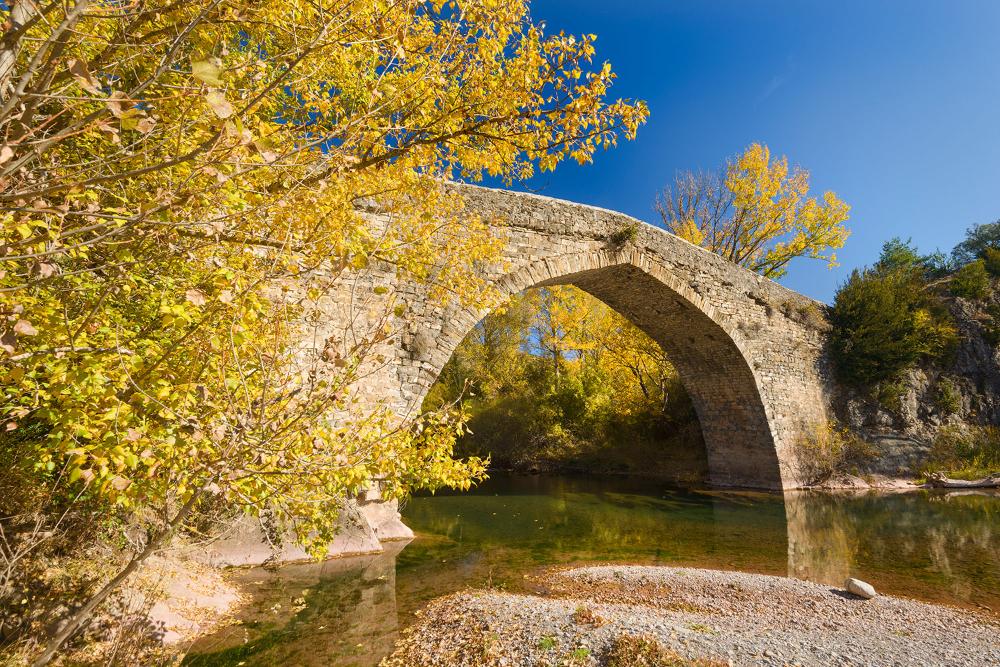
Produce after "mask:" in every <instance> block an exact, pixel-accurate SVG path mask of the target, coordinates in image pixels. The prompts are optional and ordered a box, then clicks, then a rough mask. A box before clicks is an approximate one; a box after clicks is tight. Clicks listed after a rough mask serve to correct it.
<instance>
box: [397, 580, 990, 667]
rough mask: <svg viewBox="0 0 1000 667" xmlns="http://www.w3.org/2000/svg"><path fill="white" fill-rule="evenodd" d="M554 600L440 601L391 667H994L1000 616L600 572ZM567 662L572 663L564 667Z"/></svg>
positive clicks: (568, 585)
mask: <svg viewBox="0 0 1000 667" xmlns="http://www.w3.org/2000/svg"><path fill="white" fill-rule="evenodd" d="M544 583H545V586H546V589H547V591H546V594H545V595H515V594H507V593H503V592H499V591H492V590H483V591H466V592H461V593H457V594H454V595H451V596H447V597H445V598H442V599H439V600H437V601H435V602H434V603H432V604H431V605H430V606H429V607H428V608H427V609H425V610H424V611H423V612H422V613H421V614H420V616H419V618H420V620H419V621H418V622H417V624H415V625H414V626H412V627H411V628H409V629H408V630H407V631H406V632H405V633H404V635H403V637H402V638H401V640H400V642H399V643H398V645H397V649H396V651H395V652H394V653H393V655H392V656H390V657H389V658H387V659H386V661H385V662H384V663H383V665H385V667H432V666H435V667H436V666H442V667H444V666H445V665H447V666H448V667H460V666H463V665H469V666H472V665H477V666H478V665H507V666H511V667H514V666H518V665H524V666H525V667H534V666H536V665H557V664H572V665H580V666H584V665H595V666H596V665H604V664H606V656H607V655H608V652H609V650H610V649H611V647H612V646H613V644H614V643H615V642H616V640H617V639H618V638H619V637H621V636H623V635H629V636H640V635H641V636H645V637H648V638H651V639H655V641H656V642H658V643H659V644H660V645H661V646H662V647H663V648H664V649H665V650H669V651H672V652H675V653H676V654H678V655H680V656H683V657H684V658H686V659H688V660H696V659H707V660H713V661H718V662H719V663H721V664H732V665H775V666H777V665H785V664H800V665H830V664H838V665H872V664H877V665H897V664H899V665H903V664H921V665H957V664H961V665H969V666H976V665H983V666H985V665H996V664H1000V639H998V638H1000V620H998V617H997V616H994V615H986V614H979V613H975V612H970V611H965V610H959V609H954V608H951V607H945V606H939V605H931V604H927V603H923V602H917V601H914V600H908V599H903V598H898V597H891V596H879V597H876V598H874V599H872V600H863V599H861V598H858V597H855V596H853V595H851V594H849V593H847V592H845V591H842V590H839V589H836V588H832V587H830V586H826V585H821V584H814V583H809V582H805V581H799V580H795V579H787V578H783V577H774V576H766V575H757V574H745V573H738V572H723V571H715V570H701V569H693V568H674V567H662V566H658V567H655V566H600V567H585V568H576V569H571V570H566V571H561V572H558V571H557V572H549V573H548V574H547V575H545V582H544ZM567 661H568V662H567Z"/></svg>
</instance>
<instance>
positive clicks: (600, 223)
mask: <svg viewBox="0 0 1000 667" xmlns="http://www.w3.org/2000/svg"><path fill="white" fill-rule="evenodd" d="M462 193H463V195H464V197H465V199H466V202H467V206H468V208H470V209H471V210H474V211H476V212H479V213H481V214H483V215H484V216H485V217H487V218H489V219H494V220H497V221H498V224H502V229H501V230H500V231H501V233H502V234H503V235H504V237H505V240H506V247H505V250H504V257H503V262H502V263H500V265H498V266H493V267H487V268H484V269H483V271H484V272H485V274H486V277H487V278H488V279H489V280H490V281H491V282H492V283H493V284H495V285H496V286H497V287H498V288H499V289H500V291H501V292H502V293H503V294H506V295H513V294H516V293H518V292H521V291H523V290H525V289H527V288H530V287H535V286H545V285H559V284H572V285H576V286H578V287H580V288H581V289H583V290H585V291H587V292H589V293H590V294H592V295H594V296H596V297H597V298H599V299H601V300H602V301H604V302H605V303H607V304H608V305H609V306H611V307H612V308H614V309H616V310H617V311H619V312H620V313H622V314H623V315H625V316H626V317H628V318H629V319H630V320H631V321H633V322H634V323H635V324H636V325H638V326H639V327H640V328H641V329H642V330H643V331H645V332H646V333H647V334H649V335H650V336H651V337H652V338H653V339H655V340H656V341H657V342H659V343H660V344H661V345H662V346H663V347H664V349H665V350H666V351H667V353H668V354H669V356H670V359H671V361H672V362H673V363H674V365H675V366H676V367H677V370H678V372H679V373H680V376H681V379H682V380H683V382H684V384H685V387H686V388H687V390H688V392H689V394H690V395H691V397H692V400H693V402H694V406H695V409H696V410H697V413H698V417H699V420H700V423H701V426H702V430H703V433H704V437H705V443H706V448H707V453H708V462H709V477H710V481H711V482H712V483H714V484H717V485H722V486H746V487H757V488H771V489H781V488H789V487H794V486H797V485H799V483H800V479H799V474H798V466H797V463H796V461H795V445H796V442H797V441H798V440H799V439H800V438H801V437H802V436H803V434H804V433H806V432H810V431H811V430H812V429H814V428H815V427H816V426H817V425H818V424H822V423H824V422H825V421H826V418H827V401H826V380H825V377H826V372H825V364H824V361H823V340H824V331H825V330H826V328H827V326H828V325H827V323H826V320H825V317H824V314H823V308H824V307H823V305H822V304H819V303H817V302H815V301H813V300H811V299H808V298H807V297H804V296H802V295H800V294H797V293H796V292H793V291H791V290H788V289H786V288H784V287H782V286H780V285H778V284H777V283H775V282H773V281H771V280H768V279H766V278H763V277H761V276H759V275H757V274H755V273H753V272H751V271H748V270H745V269H743V268H740V267H738V266H735V265H733V264H732V263H730V262H727V261H726V260H724V259H722V258H720V257H718V256H716V255H714V254H712V253H709V252H707V251H705V250H703V249H701V248H698V247H696V246H694V245H692V244H690V243H688V242H686V241H683V240H681V239H680V238H678V237H676V236H674V235H672V234H669V233H667V232H666V231H664V230H662V229H659V228H656V227H653V226H651V225H647V224H644V223H642V222H640V221H637V220H635V219H633V218H630V217H628V216H626V215H623V214H620V213H615V212H612V211H607V210H603V209H599V208H594V207H591V206H583V205H579V204H573V203H569V202H564V201H558V200H554V199H549V198H546V197H539V196H534V195H527V194H520V193H513V192H506V191H501V190H490V189H485V188H478V187H469V186H462ZM628 228H634V229H635V230H636V234H634V238H633V240H628V241H626V242H625V243H623V244H616V243H615V242H614V241H612V239H614V238H616V237H617V238H621V237H622V236H623V235H622V234H620V233H619V234H616V232H621V231H622V230H624V229H628ZM630 236H631V235H630ZM390 283H393V277H392V273H391V271H388V270H387V271H386V272H384V273H382V274H379V273H378V272H377V271H368V272H367V273H366V274H364V275H359V276H354V277H352V278H351V279H350V280H346V281H344V283H343V284H344V289H343V290H342V291H341V293H340V294H332V295H330V296H329V297H327V299H326V303H325V305H324V306H323V308H324V309H325V312H326V313H327V315H328V319H329V321H328V323H327V325H326V327H327V328H326V330H324V331H322V332H319V334H318V335H313V336H312V340H326V339H327V337H328V336H333V337H337V336H338V335H341V336H342V334H338V331H340V330H341V329H343V324H342V323H343V322H345V321H347V318H354V319H353V320H352V321H354V322H356V321H357V318H358V314H359V313H362V312H364V311H365V310H366V309H368V310H369V311H373V310H377V308H374V307H373V306H372V304H373V303H375V302H376V301H377V299H374V298H373V296H372V294H373V293H374V292H373V289H374V287H375V286H378V285H386V284H390ZM395 293H396V294H397V298H399V299H400V301H401V302H402V303H405V304H406V305H407V306H408V307H409V312H408V314H407V317H406V319H405V320H401V321H398V322H396V323H395V324H396V326H397V327H398V329H399V333H398V335H397V337H396V338H394V339H393V341H392V342H391V343H390V344H388V345H387V346H385V349H384V350H383V357H384V358H385V360H386V361H385V362H384V363H382V364H381V365H380V366H378V367H373V368H372V369H371V371H370V372H368V373H367V374H366V377H365V381H364V386H363V387H361V388H360V389H359V399H360V400H361V401H362V402H366V401H383V402H387V403H389V404H391V405H392V407H393V409H394V410H395V411H396V413H397V414H399V415H400V416H401V417H406V416H409V415H413V414H415V413H416V411H418V410H419V408H420V404H421V402H422V400H423V398H424V396H425V394H426V392H427V390H428V389H429V388H430V386H431V385H432V384H433V383H434V381H435V379H436V378H437V375H438V373H439V372H440V371H441V369H442V367H443V366H444V365H445V363H446V362H447V361H448V359H449V358H450V357H451V355H452V353H453V352H454V350H455V348H456V347H457V346H458V344H459V343H460V342H461V340H462V339H463V338H464V337H465V336H466V334H468V333H469V331H471V329H472V328H473V326H475V324H476V323H477V322H478V321H479V320H480V319H482V317H484V316H485V315H486V314H487V313H486V312H483V311H479V312H477V311H474V310H471V309H469V308H465V307H462V306H461V304H455V303H453V304H451V305H448V306H447V307H441V306H440V305H438V304H437V303H436V302H434V301H432V300H431V299H429V298H428V294H427V291H426V287H425V286H423V285H420V284H416V283H400V284H395Z"/></svg>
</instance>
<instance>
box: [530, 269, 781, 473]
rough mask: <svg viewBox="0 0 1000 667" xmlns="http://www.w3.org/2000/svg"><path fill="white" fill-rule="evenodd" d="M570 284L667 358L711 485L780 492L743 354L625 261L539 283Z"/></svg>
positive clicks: (764, 419) (763, 415) (765, 422)
mask: <svg viewBox="0 0 1000 667" xmlns="http://www.w3.org/2000/svg"><path fill="white" fill-rule="evenodd" d="M557 284H571V285H575V286H576V287H579V288H580V289H582V290H583V291H585V292H587V293H589V294H591V295H592V296H594V297H596V298H598V299H600V300H601V301H603V302H604V303H606V304H607V305H608V306H610V307H611V308H613V309H614V310H616V311H618V312H619V313H621V314H622V315H623V316H625V317H626V318H628V319H629V320H630V321H631V322H632V323H633V324H635V325H636V326H637V327H639V328H640V329H641V330H642V331H643V332H645V333H646V335H648V336H649V337H650V338H652V339H653V340H655V341H656V342H657V343H658V344H659V345H660V346H661V347H662V348H663V349H664V351H665V352H666V353H667V356H668V357H669V358H670V362H671V363H672V364H673V365H674V367H675V368H676V369H677V372H678V374H679V375H680V378H681V381H682V382H683V384H684V388H685V389H686V390H687V392H688V394H689V395H690V397H691V401H692V403H693V404H694V408H695V411H696V412H697V414H698V421H699V422H700V424H701V430H702V435H703V436H704V439H705V449H706V454H707V456H708V469H709V481H710V483H712V484H713V485H717V486H739V487H752V488H766V489H781V488H782V481H781V471H780V467H779V464H778V457H777V453H776V449H775V443H774V437H773V434H772V432H771V425H770V420H769V419H768V416H767V412H766V409H765V407H764V404H763V401H762V400H761V396H760V392H759V390H758V386H757V380H756V378H755V377H754V374H753V371H752V370H751V368H750V366H749V364H748V363H747V360H746V359H745V358H744V356H743V353H742V352H741V351H740V349H739V348H738V347H737V346H736V343H735V342H734V341H733V339H732V338H731V337H730V335H729V334H728V333H727V332H726V331H725V330H724V329H723V328H722V327H721V326H720V325H719V324H718V323H716V322H715V321H714V320H712V318H711V317H709V316H708V315H707V314H706V313H704V312H703V311H702V310H701V309H699V308H698V307H697V306H696V305H694V304H693V303H691V302H690V301H688V300H687V299H685V298H684V297H682V296H681V295H680V294H679V293H678V292H676V291H675V290H674V289H672V288H671V287H670V286H668V285H667V284H665V283H664V282H662V281H660V280H658V279H657V278H655V277H653V276H651V275H650V274H648V273H646V272H645V271H643V270H641V269H639V268H638V267H636V266H633V265H631V264H618V265H614V266H609V267H604V268H599V269H593V270H588V271H582V272H580V273H575V274H570V275H567V276H562V277H560V278H556V279H552V280H548V281H545V282H543V283H540V284H539V286H546V285H557Z"/></svg>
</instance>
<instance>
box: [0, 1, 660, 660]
mask: <svg viewBox="0 0 1000 667" xmlns="http://www.w3.org/2000/svg"><path fill="white" fill-rule="evenodd" d="M10 4H11V13H10V18H11V21H10V23H9V26H8V27H9V30H8V31H7V34H6V35H5V38H4V41H3V44H2V45H0V95H2V101H0V137H2V140H3V145H2V148H0V219H2V226H0V312H2V315H3V320H2V321H0V341H2V351H0V378H2V382H0V384H2V389H0V429H2V431H3V433H4V435H3V436H2V440H0V448H2V451H3V456H4V462H3V464H4V466H5V467H7V468H9V469H10V470H11V471H16V472H17V479H19V480H22V481H23V480H32V481H31V482H30V483H33V484H37V485H39V488H42V489H45V493H43V494H41V495H40V496H39V497H40V498H41V499H42V501H41V502H43V505H42V506H40V507H36V508H35V509H38V510H40V511H39V512H34V513H31V514H30V517H29V515H28V514H22V515H18V517H19V518H18V517H15V520H16V521H29V519H30V521H32V522H34V524H33V525H34V526H35V528H38V527H39V526H41V527H42V528H44V530H42V531H41V532H45V531H47V530H49V529H53V528H55V525H54V524H53V525H48V524H47V523H46V522H47V521H48V520H47V519H46V518H45V517H46V516H49V514H47V513H46V512H47V511H50V510H55V511H57V512H58V511H61V510H62V509H65V508H66V507H67V504H71V503H72V502H74V500H75V499H78V498H80V497H81V495H82V496H86V497H88V498H90V499H93V500H95V501H98V502H102V503H107V504H108V505H109V506H110V507H117V508H121V509H126V510H129V511H136V512H137V513H135V514H133V516H134V517H138V516H140V514H139V513H138V510H141V509H143V508H152V509H153V510H154V511H153V512H151V513H150V514H148V515H143V516H149V517H151V524H150V532H149V535H150V537H149V539H148V540H147V541H146V542H145V543H144V544H141V545H139V547H138V548H137V549H136V557H135V559H133V560H132V561H131V562H130V563H129V565H128V566H127V567H126V568H125V569H124V570H122V572H121V573H119V574H120V575H123V576H125V577H127V576H128V574H129V573H130V571H131V570H130V569H129V568H134V566H135V564H136V563H138V562H141V560H142V559H143V558H145V557H146V556H148V554H149V553H151V552H152V551H154V550H155V549H156V548H157V547H158V546H160V545H161V544H162V542H163V540H164V539H166V537H168V536H169V534H170V533H171V532H172V531H174V530H175V529H176V528H178V527H181V526H183V525H185V522H187V521H189V520H190V518H191V517H192V516H193V515H195V514H196V513H197V512H198V511H199V508H201V507H202V506H204V505H205V504H206V503H209V501H210V502H211V504H215V505H217V504H219V503H222V504H225V505H228V506H230V507H234V508H237V509H238V510H239V511H244V512H249V513H252V514H258V513H261V512H267V513H268V515H269V516H273V517H276V519H277V520H278V522H279V524H280V525H281V526H283V527H284V528H287V529H288V530H290V531H292V532H293V533H294V534H295V535H296V536H297V538H298V539H300V540H301V541H303V542H304V543H305V544H306V545H308V546H309V547H310V548H312V549H313V550H314V552H315V553H317V554H319V553H322V552H323V548H324V544H325V543H326V541H327V540H328V539H329V538H330V537H331V535H332V531H333V529H334V526H335V521H336V511H335V510H336V507H337V506H338V504H339V503H340V502H342V501H343V499H345V498H347V497H349V496H351V495H352V494H354V493H356V492H357V491H358V490H360V489H362V488H364V487H365V486H366V485H367V484H369V483H370V482H371V480H372V478H373V477H375V476H379V477H380V478H382V479H383V481H384V484H385V487H386V491H387V493H389V494H391V495H403V494H405V493H408V492H409V491H410V490H411V489H413V488H414V487H416V486H424V487H430V488H434V487H437V486H439V485H452V486H467V485H468V484H469V482H470V480H471V479H474V478H476V477H477V476H479V475H480V474H481V473H482V462H480V461H478V460H470V461H466V462H462V461H457V460H455V459H454V458H453V457H452V456H451V454H452V445H453V442H454V438H455V436H456V434H460V433H461V432H462V426H461V422H462V420H461V417H460V416H457V415H454V414H451V413H448V412H447V411H445V412H439V413H434V414H431V415H427V416H426V417H424V419H423V423H422V424H419V425H413V424H401V423H399V422H398V420H397V419H396V418H395V416H394V415H393V414H392V413H391V412H390V411H389V410H388V408H387V407H381V408H379V407H375V408H372V409H369V410H366V411H361V412H359V411H358V410H357V409H356V408H355V407H353V404H352V403H351V401H350V397H351V395H352V387H353V386H354V384H355V383H356V381H357V380H358V373H359V369H360V368H361V367H362V366H363V364H364V363H365V361H366V359H369V358H370V357H371V355H372V354H373V350H374V349H375V348H377V346H378V344H379V343H380V342H381V341H383V340H385V339H386V338H387V337H388V336H391V335H392V333H393V331H394V329H395V327H397V326H398V325H399V323H400V322H404V321H405V318H406V311H405V307H404V306H403V305H402V304H398V303H395V302H394V300H393V299H392V295H391V294H390V295H388V298H387V305H386V307H385V312H384V313H382V314H381V315H380V316H376V317H374V318H373V321H374V324H373V325H372V326H371V327H368V328H366V329H365V330H361V331H354V332H352V334H351V335H350V336H348V337H346V338H345V339H344V340H336V341H328V349H327V351H325V352H324V354H322V355H318V357H317V358H310V359H308V360H307V361H306V366H307V367H306V368H303V367H302V363H303V362H302V360H301V359H293V358H292V356H291V355H292V353H291V351H290V347H291V346H290V343H291V342H293V341H296V340H299V338H301V337H303V336H308V334H309V323H310V322H312V321H313V319H314V318H313V315H314V313H315V309H316V303H317V301H318V300H319V299H320V298H321V296H322V295H323V294H324V293H325V292H326V291H327V290H328V289H329V288H330V287H331V286H332V285H333V284H335V283H336V281H337V280H340V279H342V278H344V277H345V276H347V275H348V274H351V273H352V272H358V271H363V270H365V269H366V267H368V266H371V265H374V264H378V265H379V266H382V267H390V268H391V269H392V270H393V271H394V272H395V274H396V276H397V278H398V279H399V280H400V281H407V280H418V281H424V282H426V283H428V284H429V285H430V286H431V289H432V293H433V294H434V295H435V296H436V298H438V299H440V300H441V301H446V300H449V299H459V300H462V301H464V302H467V303H469V304H473V305H475V304H483V303H486V302H488V301H489V300H490V299H491V298H493V295H492V293H491V292H490V290H489V288H488V286H486V285H485V284H483V283H482V282H481V281H480V280H479V279H478V277H477V276H478V273H477V270H476V269H477V267H478V266H479V265H480V264H482V263H488V262H492V261H495V260H496V257H497V252H498V248H499V246H498V241H497V239H495V238H493V237H492V236H491V234H490V233H489V232H488V228H487V225H486V224H485V221H483V220H480V219H478V218H477V217H475V216H472V215H469V214H466V213H465V212H463V211H462V206H461V202H460V201H459V200H458V199H457V198H456V197H455V196H454V195H452V194H449V193H448V191H447V190H445V189H444V188H442V183H443V182H444V181H446V180H448V179H452V178H456V177H461V178H466V179H473V180H475V179H479V178H481V177H483V176H484V175H490V176H494V177H498V178H502V179H506V180H513V179H519V178H524V177H527V176H529V175H531V174H532V173H534V172H535V171H536V170H539V169H540V170H548V169H552V168H554V167H555V166H556V165H557V164H558V163H559V162H561V161H562V160H565V159H573V160H576V161H579V162H587V161H589V160H591V159H592V157H593V155H594V153H595V151H597V150H598V149H601V148H606V147H609V146H612V145H614V144H615V143H616V142H617V141H618V139H619V138H622V137H625V138H631V137H633V136H634V135H635V132H636V130H637V128H638V126H639V125H640V124H641V123H642V122H643V121H644V120H645V117H646V109H645V106H644V105H642V104H641V103H633V102H629V101H617V102H606V101H605V98H606V96H607V95H608V92H609V88H610V86H611V85H612V82H613V80H614V74H613V73H612V71H611V69H610V66H608V65H607V64H603V65H601V64H598V65H596V66H595V65H592V59H593V56H594V45H593V44H594V39H595V38H594V37H593V36H584V37H574V36H570V35H566V34H562V33H559V34H546V33H545V32H544V31H543V29H542V28H541V27H540V26H539V25H537V24H536V23H534V22H533V21H532V19H531V17H530V15H529V13H528V3H527V2H525V1H524V0H448V1H445V0H433V1H420V0H380V1H376V2H356V1H352V0H329V1H326V2H300V1H295V0H292V1H289V0H282V1H281V2H277V1H271V0H265V1H263V2H252V3H251V2H240V1H231V0H210V1H207V2H197V3H193V2H166V1H162V2H161V1H154V2H142V3H138V2H121V3H117V2H116V3H104V2H91V1H90V0H76V1H75V2H67V3H35V2H31V1H30V0H15V1H14V2H12V3H10ZM375 209H377V210H380V211H382V212H385V213H387V214H388V224H384V225H382V226H380V227H378V228H373V226H372V224H371V218H370V217H369V216H367V215H366V214H365V211H366V210H369V211H370V210H375ZM290 285H294V288H290V287H289V286H290ZM331 415H339V418H338V419H331V418H330V416H331ZM5 513H6V512H5ZM39 517H41V518H39ZM22 532H23V531H22ZM38 532H39V531H38V530H34V531H28V533H25V534H37V533H38ZM19 534H21V533H19ZM50 544H51V542H50ZM36 546H37V545H36ZM22 547H24V548H26V549H28V551H29V552H30V551H31V550H32V549H34V548H36V547H35V546H30V545H28V546H25V545H14V546H12V547H11V550H6V551H4V552H3V553H5V554H8V555H9V554H10V553H14V552H17V553H21V551H19V550H21V549H22ZM38 548H41V547H38ZM5 564H6V567H7V570H6V575H5V577H6V578H5V579H4V581H7V580H10V579H11V578H12V577H14V576H15V574H16V573H15V572H14V569H15V568H16V563H15V562H14V560H13V559H10V558H8V560H7V561H6V563H5ZM0 583H3V582H0ZM118 583H120V580H119V578H118V577H115V578H112V579H111V581H110V583H109V586H111V587H113V586H115V585H117V584H118ZM106 590H107V589H101V590H100V591H99V592H98V593H97V594H96V595H95V596H94V597H92V598H91V599H90V602H89V603H88V605H90V606H87V605H85V606H83V607H82V608H81V610H80V612H78V613H77V614H76V615H75V616H73V618H72V619H71V620H70V622H69V623H66V624H64V625H63V626H61V627H62V628H63V629H62V630H61V631H60V633H59V634H58V636H57V637H55V638H54V639H53V640H52V641H51V642H50V644H49V647H48V649H46V651H45V652H44V654H43V655H42V657H41V658H40V659H39V660H40V663H41V662H44V661H46V660H48V659H49V658H51V656H52V654H53V652H54V651H55V650H56V649H57V648H58V647H59V646H60V645H62V644H63V643H64V642H65V641H66V640H67V639H69V638H70V637H71V636H72V635H73V634H74V633H75V632H76V631H77V629H78V628H79V627H81V625H82V623H83V622H84V620H83V616H82V615H85V614H86V613H89V612H91V611H93V605H91V603H93V602H94V601H95V600H96V601H97V602H100V600H103V599H104V598H103V597H102V596H105V593H106ZM2 593H3V591H2V590H0V594H2ZM22 618H29V616H22ZM51 620H53V619H46V618H39V619H38V623H39V624H44V623H48V622H50V621H51ZM32 627H36V626H32ZM26 631H30V627H29V628H28V629H27V630H26ZM40 663H39V664H40Z"/></svg>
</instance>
